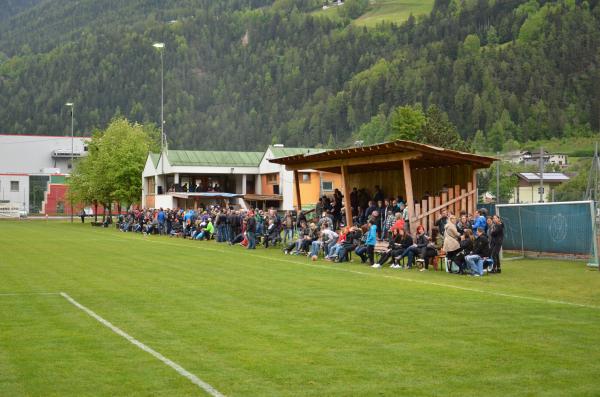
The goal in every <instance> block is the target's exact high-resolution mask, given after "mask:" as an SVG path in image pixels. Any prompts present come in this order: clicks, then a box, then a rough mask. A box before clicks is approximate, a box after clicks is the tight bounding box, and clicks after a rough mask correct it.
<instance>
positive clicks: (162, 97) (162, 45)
mask: <svg viewBox="0 0 600 397" xmlns="http://www.w3.org/2000/svg"><path fill="white" fill-rule="evenodd" d="M152 46H153V47H154V48H156V49H158V50H159V51H160V154H161V156H163V155H164V150H165V143H166V139H165V62H164V56H163V53H164V49H165V43H154V44H152ZM161 173H162V175H163V178H164V174H165V171H164V160H163V161H161ZM165 182H166V179H165ZM163 184H164V183H163ZM163 189H166V186H163Z"/></svg>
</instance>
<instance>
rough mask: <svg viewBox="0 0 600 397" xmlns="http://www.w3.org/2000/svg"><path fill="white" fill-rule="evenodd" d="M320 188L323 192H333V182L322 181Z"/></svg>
mask: <svg viewBox="0 0 600 397" xmlns="http://www.w3.org/2000/svg"><path fill="white" fill-rule="evenodd" d="M321 188H322V189H323V190H324V191H327V192H329V191H332V190H333V182H331V181H323V183H322V185H321Z"/></svg>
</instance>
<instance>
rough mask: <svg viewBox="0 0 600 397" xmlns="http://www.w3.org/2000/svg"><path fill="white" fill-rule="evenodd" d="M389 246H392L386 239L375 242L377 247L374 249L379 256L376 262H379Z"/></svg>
mask: <svg viewBox="0 0 600 397" xmlns="http://www.w3.org/2000/svg"><path fill="white" fill-rule="evenodd" d="M389 248H390V243H389V241H386V240H381V241H377V242H376V243H375V249H374V250H373V251H374V252H375V256H376V257H377V260H376V261H375V262H377V263H379V258H380V257H381V254H383V253H385V252H387V250H388V249H389Z"/></svg>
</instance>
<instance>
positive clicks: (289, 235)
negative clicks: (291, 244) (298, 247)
mask: <svg viewBox="0 0 600 397" xmlns="http://www.w3.org/2000/svg"><path fill="white" fill-rule="evenodd" d="M293 238H294V218H293V217H292V213H291V212H290V211H285V215H284V216H283V243H284V244H286V243H287V242H288V241H292V240H293Z"/></svg>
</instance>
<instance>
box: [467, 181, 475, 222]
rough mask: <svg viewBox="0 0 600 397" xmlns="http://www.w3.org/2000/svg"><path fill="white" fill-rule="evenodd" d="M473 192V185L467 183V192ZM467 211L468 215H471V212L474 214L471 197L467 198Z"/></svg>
mask: <svg viewBox="0 0 600 397" xmlns="http://www.w3.org/2000/svg"><path fill="white" fill-rule="evenodd" d="M471 190H473V183H472V182H468V183H467V191H469V192H470V191H471ZM467 211H468V213H469V215H473V212H475V211H474V210H473V196H469V197H468V198H467Z"/></svg>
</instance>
